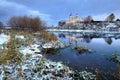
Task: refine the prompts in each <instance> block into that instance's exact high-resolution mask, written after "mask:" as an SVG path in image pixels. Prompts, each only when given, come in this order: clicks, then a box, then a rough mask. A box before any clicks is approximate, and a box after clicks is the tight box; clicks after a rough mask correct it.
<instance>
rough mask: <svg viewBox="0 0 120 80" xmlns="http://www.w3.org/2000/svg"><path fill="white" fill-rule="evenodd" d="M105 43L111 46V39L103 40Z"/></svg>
mask: <svg viewBox="0 0 120 80" xmlns="http://www.w3.org/2000/svg"><path fill="white" fill-rule="evenodd" d="M104 40H105V42H106V43H108V44H109V45H111V44H112V39H111V38H104Z"/></svg>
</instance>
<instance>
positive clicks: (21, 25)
mask: <svg viewBox="0 0 120 80" xmlns="http://www.w3.org/2000/svg"><path fill="white" fill-rule="evenodd" d="M8 23H9V25H10V26H11V27H12V28H13V29H18V30H29V31H41V30H44V29H45V27H46V23H45V22H44V21H42V20H41V19H40V18H39V17H28V16H13V17H11V18H10V20H9V22H8Z"/></svg>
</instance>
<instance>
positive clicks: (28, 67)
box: [0, 34, 96, 80]
mask: <svg viewBox="0 0 120 80" xmlns="http://www.w3.org/2000/svg"><path fill="white" fill-rule="evenodd" d="M16 38H19V39H22V40H24V39H25V37H24V36H18V35H17V36H16ZM9 39H10V37H9V36H7V35H4V34H1V35H0V41H1V42H0V44H3V43H5V42H8V41H9ZM59 44H61V43H60V42H59ZM41 45H42V44H38V43H36V42H35V43H34V44H31V45H29V46H26V47H25V46H21V47H20V48H19V51H20V53H21V54H23V57H20V59H21V63H20V64H18V63H17V62H15V63H12V64H10V65H7V64H2V65H0V80H74V79H73V74H74V71H72V70H70V69H69V67H67V66H65V65H63V64H62V63H61V62H53V61H50V60H47V59H46V58H44V57H43V56H42V54H40V52H41V50H40V48H39V47H40V46H41ZM62 46H63V44H62ZM3 66H4V67H3ZM86 74H87V77H86V76H85V75H86ZM89 74H90V75H89ZM89 74H88V73H87V72H85V74H83V73H82V75H83V76H81V77H84V78H83V79H84V80H88V79H89V78H90V77H92V79H91V80H95V79H96V78H95V75H93V74H91V73H89ZM79 75H81V73H80V74H79ZM88 75H89V76H88ZM91 75H92V76H91ZM93 78H95V79H93Z"/></svg>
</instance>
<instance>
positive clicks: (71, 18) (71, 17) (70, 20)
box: [69, 13, 73, 22]
mask: <svg viewBox="0 0 120 80" xmlns="http://www.w3.org/2000/svg"><path fill="white" fill-rule="evenodd" d="M72 21H73V16H72V13H70V15H69V22H72Z"/></svg>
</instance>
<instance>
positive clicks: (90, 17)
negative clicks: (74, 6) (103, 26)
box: [84, 16, 93, 22]
mask: <svg viewBox="0 0 120 80" xmlns="http://www.w3.org/2000/svg"><path fill="white" fill-rule="evenodd" d="M84 21H85V22H91V21H93V18H92V16H87V17H86V18H85V19H84Z"/></svg>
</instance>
